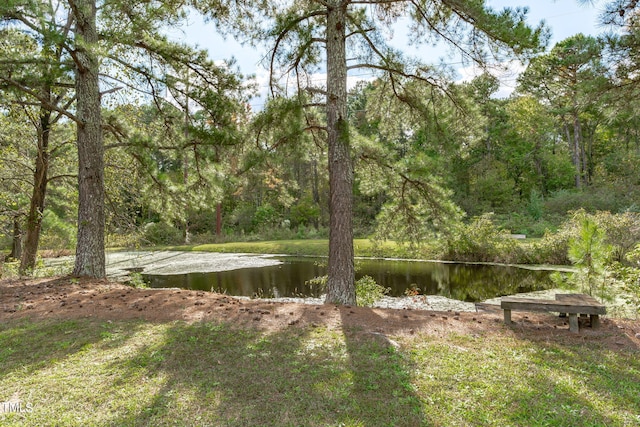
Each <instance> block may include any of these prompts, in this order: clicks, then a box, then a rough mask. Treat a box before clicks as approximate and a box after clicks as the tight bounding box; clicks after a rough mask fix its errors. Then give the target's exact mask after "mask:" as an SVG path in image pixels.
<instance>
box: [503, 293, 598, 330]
mask: <svg viewBox="0 0 640 427" xmlns="http://www.w3.org/2000/svg"><path fill="white" fill-rule="evenodd" d="M500 308H502V310H504V323H506V324H507V325H508V324H510V323H511V310H522V311H548V312H549V311H551V312H557V313H566V314H568V315H569V330H570V331H571V332H578V331H579V330H580V326H579V324H578V315H579V314H581V315H589V316H591V327H592V328H597V327H598V326H599V325H600V317H599V316H600V315H601V314H607V308H606V307H605V306H604V305H602V304H601V303H600V302H598V300H596V299H595V298H593V297H591V296H589V295H583V294H556V299H553V300H551V299H537V298H518V297H502V299H501V302H500Z"/></svg>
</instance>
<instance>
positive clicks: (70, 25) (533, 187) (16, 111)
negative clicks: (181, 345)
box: [0, 0, 639, 304]
mask: <svg viewBox="0 0 640 427" xmlns="http://www.w3.org/2000/svg"><path fill="white" fill-rule="evenodd" d="M606 6H607V7H609V9H608V10H607V11H606V12H605V13H604V14H603V19H604V20H609V21H611V22H610V23H611V24H612V25H613V24H621V23H623V24H624V30H623V31H622V32H621V33H619V34H617V35H609V36H602V37H600V38H594V37H590V36H584V35H576V36H574V37H572V38H569V39H567V40H565V41H562V42H561V43H558V44H557V45H556V46H554V47H552V48H551V49H550V50H549V51H544V47H545V43H546V41H547V39H548V35H549V34H548V29H547V28H545V27H544V25H539V26H537V27H535V28H532V27H530V26H529V25H528V24H527V22H526V10H523V9H513V8H507V9H504V10H500V11H496V10H493V9H491V8H490V7H488V6H487V5H485V4H484V2H467V3H464V4H461V3H460V2H455V1H437V2H432V1H400V0H398V1H392V2H389V1H380V2H378V1H348V0H341V1H337V0H332V1H309V2H305V3H304V4H300V3H299V2H290V3H285V4H283V5H280V6H279V7H278V8H272V7H270V6H269V4H268V2H265V3H261V2H235V3H234V4H233V6H230V5H228V4H226V3H218V2H216V1H210V0H207V1H205V0H202V1H195V0H194V1H191V2H188V3H187V2H183V1H170V0H165V1H134V2H131V1H129V2H121V1H117V0H102V1H97V0H59V1H54V2H40V1H36V2H33V1H25V0H10V1H8V2H6V3H5V4H3V5H2V6H0V16H1V17H2V20H3V25H4V26H3V28H2V29H1V30H0V50H1V51H2V58H3V59H2V60H1V61H0V87H1V88H2V95H1V98H0V105H1V112H2V115H1V116H0V120H1V121H2V122H3V126H2V130H0V150H2V156H1V158H2V161H1V163H0V177H1V178H2V179H1V181H0V197H1V198H2V201H3V204H2V206H3V208H2V210H1V212H0V215H1V216H2V218H3V223H4V224H5V227H6V228H7V234H8V235H12V236H13V242H14V245H13V247H14V253H13V255H14V256H16V255H19V258H20V259H21V267H20V269H21V272H23V273H26V272H28V271H30V270H31V269H33V267H34V265H35V261H36V254H37V250H38V245H39V241H40V236H41V230H42V229H43V228H45V230H46V228H47V227H51V229H56V230H58V231H59V233H58V234H59V235H64V230H65V229H66V230H68V228H69V227H68V225H69V224H75V227H76V231H75V232H74V233H73V234H74V235H75V237H72V238H71V239H70V241H72V242H74V243H75V248H76V264H75V268H74V274H75V275H79V276H82V275H88V276H92V277H103V276H104V274H105V272H104V248H105V240H104V239H105V236H130V235H133V234H136V233H137V234H140V235H143V236H146V237H148V238H149V240H150V241H154V239H155V241H156V242H160V241H162V240H163V239H166V240H167V241H174V240H177V239H180V240H182V241H189V240H190V239H192V238H194V236H197V235H198V234H206V233H209V234H210V235H214V234H215V235H217V236H220V235H222V234H224V233H227V234H228V233H235V234H239V233H245V234H249V233H257V232H264V231H265V230H270V231H271V232H275V231H278V230H283V231H288V232H294V233H299V234H301V235H323V234H324V233H328V236H329V240H330V249H329V278H328V291H329V292H328V296H327V301H328V302H340V303H346V304H350V303H354V302H355V292H354V271H353V268H354V267H353V237H354V232H355V234H358V235H377V236H379V237H381V238H394V239H398V240H420V239H426V238H432V237H437V236H442V235H446V233H448V232H450V230H451V227H452V224H456V223H459V222H461V221H464V218H465V217H467V218H469V217H474V216H478V215H481V214H483V213H486V212H494V213H495V215H496V218H497V220H498V221H499V222H500V223H501V224H502V225H503V226H504V227H507V228H509V229H510V230H511V231H513V232H520V231H526V232H527V234H532V233H533V234H536V233H537V234H541V232H542V230H544V229H546V228H548V227H551V228H553V227H554V226H556V227H557V226H558V225H559V222H560V219H561V218H562V217H563V216H565V215H566V212H567V211H569V210H571V209H573V208H578V207H583V206H585V204H587V205H588V204H591V206H588V207H592V208H594V209H595V210H599V209H603V210H613V211H622V210H634V209H636V208H637V207H636V206H635V201H636V200H638V198H637V186H638V183H637V176H636V174H635V173H634V171H635V167H636V165H637V160H638V152H639V151H638V148H639V142H638V134H637V131H638V127H637V125H636V123H637V113H636V111H637V110H638V109H637V108H635V104H636V103H637V97H636V96H635V95H636V93H635V92H636V90H637V87H638V86H637V69H638V68H637V41H636V40H637V21H636V6H635V3H633V4H632V3H626V2H609V3H607V4H606ZM187 8H191V11H192V13H193V11H198V12H200V13H203V14H204V15H205V16H206V17H207V18H208V19H209V20H210V21H212V24H215V25H212V31H215V28H217V30H218V31H226V32H229V33H232V34H235V35H237V36H240V35H243V36H244V37H245V38H246V41H247V42H248V43H252V42H253V43H266V44H267V45H268V46H270V51H269V52H268V54H267V55H266V56H265V58H266V62H267V65H268V66H269V68H270V75H271V79H270V88H269V90H270V96H269V97H268V101H267V103H266V105H265V107H264V109H263V110H262V111H259V112H252V111H250V110H249V109H248V108H247V100H248V98H249V97H250V96H251V93H252V92H251V91H252V88H251V87H247V85H246V84H245V81H244V78H243V77H242V76H241V75H240V74H239V73H238V71H237V70H235V69H234V66H233V63H227V64H225V65H220V64H214V63H213V62H212V61H210V60H209V59H208V57H207V54H206V53H205V52H203V51H200V50H198V49H196V48H193V47H190V46H187V45H184V44H180V43H176V42H173V41H171V40H170V39H169V38H168V37H167V36H166V35H164V33H163V29H164V28H166V27H167V26H173V25H179V24H180V23H181V22H184V20H185V19H186V18H187V15H188V13H187V10H188V9H187ZM401 18H402V19H408V20H409V22H410V23H411V25H412V31H413V33H414V34H416V37H417V40H416V42H424V43H429V42H430V41H432V40H434V38H435V39H441V40H444V41H445V42H448V43H450V44H451V46H452V48H453V49H454V50H455V51H456V52H458V53H459V54H460V55H462V56H463V57H464V58H465V60H466V61H468V62H470V63H471V62H472V63H476V64H480V65H486V64H488V63H489V62H490V60H493V61H497V60H499V61H504V60H507V59H512V58H518V59H521V60H526V61H528V67H527V69H526V71H525V72H524V73H522V75H521V76H520V77H519V79H518V84H517V88H516V92H515V93H514V95H512V96H511V97H510V98H508V99H495V98H493V97H492V95H494V94H495V93H496V91H497V89H498V81H497V80H496V79H495V78H493V77H492V76H491V75H490V74H489V73H485V74H483V75H481V76H479V77H477V78H475V79H474V80H473V81H471V82H468V83H455V82H454V81H453V79H452V78H451V76H450V74H449V73H448V70H446V69H443V68H441V67H436V66H434V65H433V64H425V63H422V62H420V61H417V60H416V59H415V58H407V57H405V56H404V54H403V53H402V52H399V51H397V50H395V49H393V48H391V47H390V46H388V45H387V44H386V43H385V38H384V32H385V31H387V30H388V28H390V26H392V25H393V24H394V23H396V22H397V21H398V20H399V19H401ZM358 69H368V70H371V72H372V73H373V75H374V78H373V79H371V80H369V81H366V82H361V83H359V84H358V85H357V86H356V87H355V88H354V89H352V90H350V91H348V90H347V76H348V73H349V72H350V71H352V70H358ZM318 71H326V74H327V80H326V82H324V83H322V84H316V83H314V82H313V81H312V80H311V79H310V78H309V77H310V76H311V75H312V74H313V73H315V72H318ZM290 82H294V85H293V87H292V86H291V85H290ZM43 224H44V226H43ZM65 226H66V228H65ZM56 227H57V228H56ZM214 231H215V233H214ZM45 234H46V231H45ZM52 234H55V233H52ZM107 238H114V237H107ZM107 243H108V242H107ZM20 249H21V254H18V253H17V252H16V251H19V250H20ZM17 257H18V256H17Z"/></svg>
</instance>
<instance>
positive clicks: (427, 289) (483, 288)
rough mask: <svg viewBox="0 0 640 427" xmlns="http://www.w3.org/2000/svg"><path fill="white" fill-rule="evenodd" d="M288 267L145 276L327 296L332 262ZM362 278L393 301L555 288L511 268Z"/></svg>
mask: <svg viewBox="0 0 640 427" xmlns="http://www.w3.org/2000/svg"><path fill="white" fill-rule="evenodd" d="M278 259H279V260H280V261H282V264H280V265H275V266H268V267H255V268H243V269H239V270H231V271H219V272H213V273H188V274H174V275H148V274H147V275H145V274H143V278H144V280H145V281H146V282H147V283H148V284H149V286H151V287H153V288H169V287H176V288H183V289H192V290H204V291H214V292H220V293H226V294H227V295H234V296H249V297H264V298H271V297H318V296H319V295H320V294H322V293H323V292H322V290H321V289H319V288H318V286H316V285H311V284H308V283H307V281H308V280H310V279H312V278H314V277H318V276H323V275H325V274H326V267H325V266H323V265H322V264H323V263H326V260H322V259H313V258H295V257H282V258H278ZM356 265H357V270H358V271H357V273H356V277H357V278H360V277H362V276H364V275H368V276H371V277H373V278H374V279H375V281H376V282H377V283H378V284H380V285H382V286H384V287H387V288H390V291H389V295H390V296H404V295H405V292H406V291H407V289H410V288H416V287H417V288H419V290H420V293H421V294H424V295H442V296H445V297H448V298H453V299H457V300H460V301H467V302H477V301H484V300H486V299H489V298H494V297H498V296H502V295H510V294H515V293H518V292H530V291H535V290H542V289H549V288H552V287H553V285H552V282H551V279H550V273H551V272H550V271H545V270H541V271H540V270H529V269H525V268H519V267H511V266H496V265H485V264H483V265H478V264H457V263H440V262H422V261H398V260H380V259H364V260H357V261H356Z"/></svg>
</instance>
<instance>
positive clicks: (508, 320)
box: [504, 308, 511, 325]
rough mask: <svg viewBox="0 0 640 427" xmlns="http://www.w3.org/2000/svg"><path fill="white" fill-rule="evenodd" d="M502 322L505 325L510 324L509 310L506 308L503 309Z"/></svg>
mask: <svg viewBox="0 0 640 427" xmlns="http://www.w3.org/2000/svg"><path fill="white" fill-rule="evenodd" d="M504 323H505V325H510V324H511V310H509V309H507V308H505V309H504Z"/></svg>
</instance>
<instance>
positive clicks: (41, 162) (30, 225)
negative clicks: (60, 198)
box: [20, 89, 51, 275]
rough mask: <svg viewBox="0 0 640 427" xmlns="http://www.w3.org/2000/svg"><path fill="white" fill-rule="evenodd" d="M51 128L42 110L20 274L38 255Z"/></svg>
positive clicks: (45, 112)
mask: <svg viewBox="0 0 640 427" xmlns="http://www.w3.org/2000/svg"><path fill="white" fill-rule="evenodd" d="M44 93H45V96H48V97H50V91H49V90H48V89H47V90H45V92H44ZM50 130H51V111H47V110H44V109H43V110H42V111H41V113H40V125H39V129H38V153H37V155H36V168H35V172H34V174H33V192H32V194H31V203H30V205H29V215H28V216H27V226H26V232H27V235H26V238H25V240H24V250H23V252H22V256H21V258H20V274H21V275H24V274H28V273H29V272H31V271H33V269H34V267H35V266H36V259H37V256H38V244H39V243H40V230H41V229H42V214H43V212H44V199H45V195H46V193H47V183H48V182H49V180H48V173H49V135H50Z"/></svg>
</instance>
